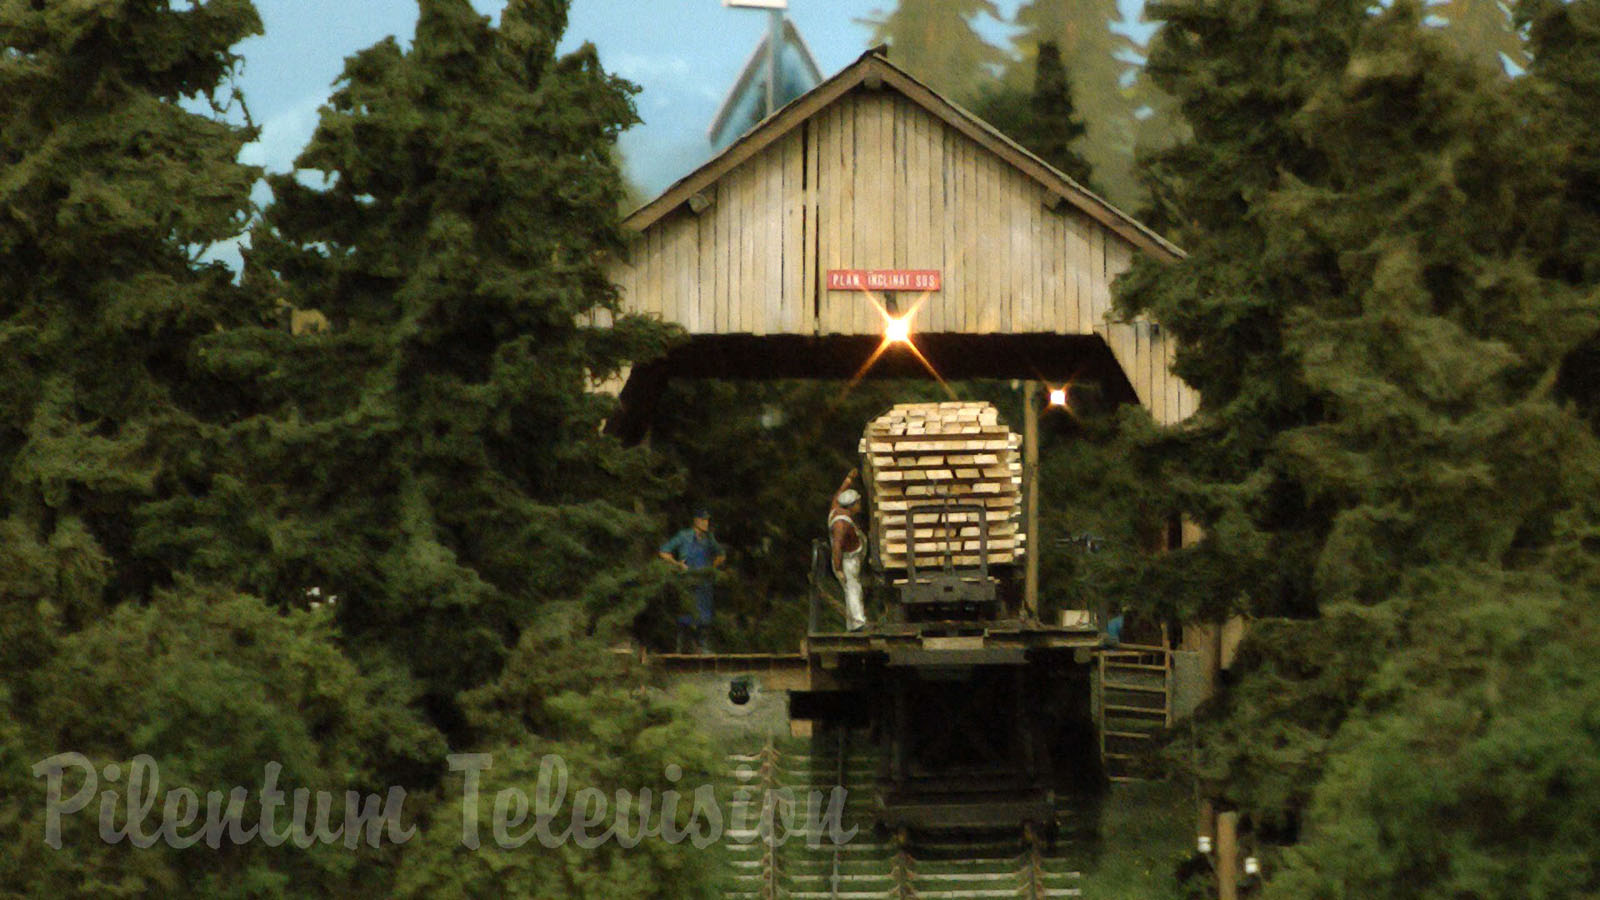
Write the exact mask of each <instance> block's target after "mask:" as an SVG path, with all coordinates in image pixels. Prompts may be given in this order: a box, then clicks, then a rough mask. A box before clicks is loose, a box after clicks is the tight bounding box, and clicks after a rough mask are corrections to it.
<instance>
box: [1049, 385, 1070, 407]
mask: <svg viewBox="0 0 1600 900" xmlns="http://www.w3.org/2000/svg"><path fill="white" fill-rule="evenodd" d="M1050 405H1051V406H1066V405H1067V389H1066V388H1064V387H1053V388H1051V389H1050Z"/></svg>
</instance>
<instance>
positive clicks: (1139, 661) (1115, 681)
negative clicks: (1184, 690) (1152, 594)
mask: <svg viewBox="0 0 1600 900" xmlns="http://www.w3.org/2000/svg"><path fill="white" fill-rule="evenodd" d="M1097 655H1098V656H1099V669H1100V671H1099V675H1100V677H1099V680H1098V686H1097V689H1096V695H1097V696H1096V703H1095V712H1096V719H1097V721H1096V724H1097V725H1098V726H1099V730H1100V759H1101V760H1102V762H1103V763H1104V765H1105V769H1106V775H1107V776H1108V777H1109V778H1110V779H1111V780H1112V781H1134V780H1136V777H1135V776H1134V775H1133V774H1132V773H1133V765H1132V764H1133V761H1134V760H1135V759H1137V758H1138V757H1139V756H1141V755H1143V754H1144V753H1145V752H1146V751H1147V750H1148V748H1149V746H1150V741H1151V738H1152V737H1153V736H1154V735H1156V734H1157V733H1158V732H1160V731H1162V730H1163V729H1166V728H1168V727H1170V726H1171V725H1172V649H1171V647H1170V645H1169V642H1168V640H1167V635H1166V630H1165V629H1162V635H1161V644H1160V645H1154V644H1120V645H1118V646H1117V647H1114V648H1108V649H1105V650H1101V651H1100V652H1099V653H1098V654H1097Z"/></svg>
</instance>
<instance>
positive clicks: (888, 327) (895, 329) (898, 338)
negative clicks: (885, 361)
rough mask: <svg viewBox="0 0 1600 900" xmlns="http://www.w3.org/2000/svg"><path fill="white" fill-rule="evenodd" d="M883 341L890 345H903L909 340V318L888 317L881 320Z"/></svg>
mask: <svg viewBox="0 0 1600 900" xmlns="http://www.w3.org/2000/svg"><path fill="white" fill-rule="evenodd" d="M883 339H884V340H885V341H888V342H889V343H891V344H905V343H909V342H910V340H911V317H910V316H909V315H907V316H898V317H896V316H890V317H889V318H887V319H884V320H883Z"/></svg>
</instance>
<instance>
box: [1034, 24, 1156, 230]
mask: <svg viewBox="0 0 1600 900" xmlns="http://www.w3.org/2000/svg"><path fill="white" fill-rule="evenodd" d="M1121 16H1122V14H1121V12H1120V11H1118V9H1117V4H1116V3H1115V2H1114V0H1097V2H1094V3H1069V2H1066V0H1030V2H1026V3H1023V4H1022V5H1021V6H1019V7H1018V8H1017V11H1016V14H1015V15H1014V16H1013V18H1012V24H1013V25H1015V26H1017V27H1018V28H1020V29H1022V30H1021V32H1020V33H1019V34H1018V35H1017V36H1016V37H1015V38H1013V43H1015V45H1016V47H1017V49H1018V50H1019V51H1021V58H1020V59H1019V60H1018V61H1017V62H1014V63H1012V64H1011V65H1010V66H1008V68H1007V72H1006V76H1005V79H1004V80H1005V84H1006V85H1007V86H1008V87H1011V88H1014V89H1022V88H1023V87H1024V86H1025V85H1027V84H1029V83H1032V84H1037V83H1038V79H1039V74H1040V68H1039V66H1040V64H1041V63H1040V60H1039V54H1040V52H1041V50H1042V48H1044V47H1045V46H1046V45H1053V46H1055V47H1056V48H1057V53H1058V56H1059V59H1060V60H1061V62H1062V63H1063V64H1064V65H1065V67H1066V79H1067V82H1068V83H1069V84H1070V85H1071V90H1072V97H1073V101H1074V104H1073V106H1074V109H1075V110H1076V112H1077V114H1078V116H1079V117H1080V118H1081V119H1082V120H1083V122H1084V124H1085V125H1086V126H1087V134H1086V135H1085V137H1084V138H1083V139H1082V141H1081V143H1080V146H1079V149H1078V152H1079V153H1080V154H1082V155H1083V156H1084V157H1085V158H1086V159H1087V161H1088V165H1089V167H1090V168H1092V169H1093V170H1094V171H1096V172H1098V173H1100V179H1099V183H1100V185H1101V186H1102V187H1103V188H1104V189H1105V191H1106V194H1107V196H1108V197H1109V198H1110V199H1111V200H1112V202H1114V203H1117V204H1119V205H1122V206H1124V207H1125V208H1130V209H1131V208H1132V206H1133V204H1134V202H1135V201H1136V198H1137V195H1138V183H1137V181H1136V179H1135V177H1134V173H1133V170H1132V165H1133V159H1134V151H1135V146H1136V144H1137V142H1138V138H1139V130H1140V127H1141V124H1140V119H1139V118H1138V114H1139V111H1140V107H1141V106H1142V105H1144V103H1143V100H1142V99H1141V98H1140V97H1139V96H1138V95H1137V93H1136V92H1135V91H1134V90H1133V89H1132V88H1131V87H1130V86H1129V85H1128V84H1127V83H1126V82H1127V81H1128V79H1129V78H1130V77H1131V76H1136V74H1137V71H1138V67H1137V65H1136V64H1135V63H1133V62H1131V60H1132V59H1133V58H1134V57H1135V56H1136V55H1137V54H1138V52H1139V47H1138V46H1137V45H1136V44H1135V43H1134V41H1133V40H1132V39H1131V38H1130V37H1128V36H1127V35H1124V34H1120V33H1118V32H1115V31H1112V30H1111V25H1112V23H1114V22H1117V21H1119V20H1120V19H1121Z"/></svg>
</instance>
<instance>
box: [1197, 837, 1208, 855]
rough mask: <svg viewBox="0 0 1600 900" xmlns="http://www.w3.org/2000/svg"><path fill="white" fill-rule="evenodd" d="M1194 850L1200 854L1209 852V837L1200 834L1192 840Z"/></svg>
mask: <svg viewBox="0 0 1600 900" xmlns="http://www.w3.org/2000/svg"><path fill="white" fill-rule="evenodd" d="M1194 848H1195V849H1196V850H1199V851H1200V852H1201V853H1210V852H1211V835H1209V834H1202V835H1200V836H1198V837H1196V838H1195V839H1194Z"/></svg>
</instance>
